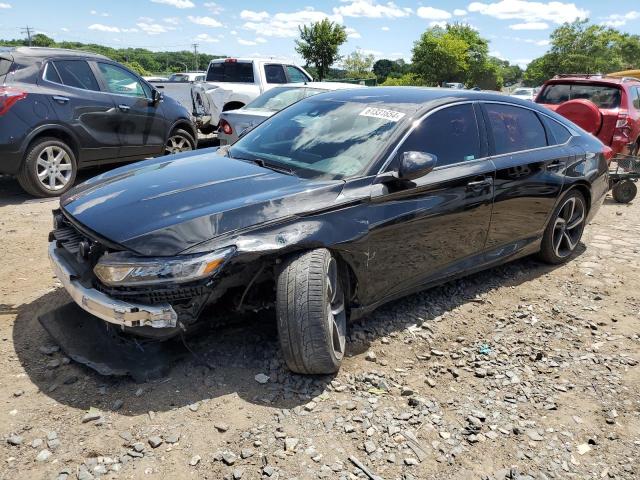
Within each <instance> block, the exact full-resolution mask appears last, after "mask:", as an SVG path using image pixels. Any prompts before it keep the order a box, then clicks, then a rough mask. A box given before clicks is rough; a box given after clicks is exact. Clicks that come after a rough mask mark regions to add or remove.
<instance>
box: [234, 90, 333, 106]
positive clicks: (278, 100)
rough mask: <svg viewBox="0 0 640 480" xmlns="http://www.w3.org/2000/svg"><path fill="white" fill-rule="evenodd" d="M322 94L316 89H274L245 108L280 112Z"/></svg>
mask: <svg viewBox="0 0 640 480" xmlns="http://www.w3.org/2000/svg"><path fill="white" fill-rule="evenodd" d="M321 92H323V90H320V89H318V88H300V87H276V88H272V89H271V90H267V91H266V92H265V93H263V94H262V95H260V96H259V97H258V98H256V99H255V100H254V101H253V102H251V103H249V104H248V105H247V106H246V108H266V109H268V110H276V111H280V110H282V109H283V108H286V107H288V106H289V105H292V104H294V103H296V102H297V101H298V100H302V99H303V98H305V97H310V96H311V95H316V94H318V93H321Z"/></svg>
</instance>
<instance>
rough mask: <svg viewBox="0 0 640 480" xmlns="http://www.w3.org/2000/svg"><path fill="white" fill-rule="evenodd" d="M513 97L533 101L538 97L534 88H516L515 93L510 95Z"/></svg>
mask: <svg viewBox="0 0 640 480" xmlns="http://www.w3.org/2000/svg"><path fill="white" fill-rule="evenodd" d="M510 96H511V97H515V98H519V99H521V100H531V101H533V99H534V98H535V97H536V94H535V89H534V88H526V87H520V88H516V89H515V90H514V91H513V92H511V93H510Z"/></svg>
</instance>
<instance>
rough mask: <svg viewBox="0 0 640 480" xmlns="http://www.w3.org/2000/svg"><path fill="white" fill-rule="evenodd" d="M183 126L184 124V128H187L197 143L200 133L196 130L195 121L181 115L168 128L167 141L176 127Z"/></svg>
mask: <svg viewBox="0 0 640 480" xmlns="http://www.w3.org/2000/svg"><path fill="white" fill-rule="evenodd" d="M182 126H184V128H183V130H187V131H188V132H189V133H190V134H191V136H192V137H193V139H194V140H195V141H196V143H197V141H198V134H197V132H196V128H195V127H194V125H193V122H192V121H191V120H189V119H188V118H185V117H180V118H178V119H176V120H174V121H173V123H172V124H171V127H170V128H169V129H168V130H167V134H166V136H165V142H166V141H167V140H169V136H170V135H171V132H173V130H174V129H176V128H179V127H182Z"/></svg>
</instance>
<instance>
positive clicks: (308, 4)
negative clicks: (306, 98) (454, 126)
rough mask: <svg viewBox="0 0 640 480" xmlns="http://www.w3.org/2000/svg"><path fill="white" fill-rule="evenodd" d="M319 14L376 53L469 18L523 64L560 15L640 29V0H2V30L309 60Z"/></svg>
mask: <svg viewBox="0 0 640 480" xmlns="http://www.w3.org/2000/svg"><path fill="white" fill-rule="evenodd" d="M322 18H329V19H331V20H332V21H335V22H338V23H340V24H342V25H344V26H345V27H346V29H347V32H348V40H347V43H346V44H344V45H343V46H342V47H341V50H340V53H341V54H343V55H346V54H348V53H350V52H352V51H354V50H357V49H359V50H361V51H363V52H364V53H371V54H373V55H374V56H375V57H376V58H391V59H397V58H404V59H405V60H407V61H409V60H410V59H411V49H412V47H413V43H414V42H415V41H416V40H417V39H418V38H419V37H420V35H421V33H422V32H424V31H425V30H426V29H427V28H429V27H431V26H434V25H437V24H442V23H446V22H456V21H457V22H462V23H467V24H469V25H471V26H472V27H474V28H475V29H477V30H478V31H479V32H480V34H481V35H482V36H483V37H485V38H487V39H488V40H489V41H490V51H491V54H492V55H495V56H497V57H499V58H503V59H506V60H509V61H510V62H512V63H517V64H520V65H521V66H525V65H526V64H527V63H528V62H530V61H531V60H532V59H534V58H536V57H538V56H540V55H542V54H543V53H544V52H545V51H546V50H547V48H548V45H549V35H550V33H551V32H552V31H553V29H554V28H556V27H557V26H558V25H560V24H562V23H563V22H565V21H573V20H575V19H577V18H581V19H582V18H589V19H590V20H591V21H592V22H593V23H598V24H605V25H610V26H613V27H616V28H618V29H620V30H622V31H626V32H629V33H634V34H640V2H638V0H613V1H602V0H581V1H575V2H565V1H562V0H559V1H542V0H541V1H527V0H482V1H468V0H466V1H465V0H431V1H418V2H416V1H407V0H395V1H384V0H271V1H269V0H233V1H232V2H229V1H224V0H217V1H216V2H213V1H205V0H111V1H105V0H100V1H98V0H82V1H80V0H56V1H51V0H0V38H20V37H23V36H24V35H23V33H22V30H23V29H24V28H25V27H26V26H29V27H31V28H33V29H34V31H35V32H41V33H45V34H46V35H49V36H50V37H53V38H54V39H56V40H58V41H61V40H69V41H79V42H87V43H89V42H92V43H100V44H104V45H108V46H112V47H143V48H148V49H150V50H184V49H192V48H193V47H192V46H191V44H193V43H197V44H198V50H199V51H201V52H206V53H211V54H219V55H229V56H238V57H240V56H245V57H246V56H260V57H273V58H282V59H288V60H294V61H296V62H298V63H304V62H302V60H301V59H300V57H299V56H298V55H297V54H296V53H295V50H294V40H295V39H296V38H297V36H298V26H299V25H302V24H307V23H310V22H314V21H319V20H321V19H322Z"/></svg>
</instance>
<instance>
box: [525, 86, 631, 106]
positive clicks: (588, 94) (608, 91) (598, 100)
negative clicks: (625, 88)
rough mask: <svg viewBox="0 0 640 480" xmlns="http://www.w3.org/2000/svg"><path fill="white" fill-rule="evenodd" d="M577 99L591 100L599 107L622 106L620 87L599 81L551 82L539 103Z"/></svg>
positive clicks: (551, 103)
mask: <svg viewBox="0 0 640 480" xmlns="http://www.w3.org/2000/svg"><path fill="white" fill-rule="evenodd" d="M577 99H585V100H590V101H592V102H593V103H595V104H596V105H597V106H598V108H618V107H619V106H620V89H619V88H618V87H614V86H610V85H599V84H597V83H593V84H590V83H551V84H549V85H547V86H546V87H545V88H544V90H543V91H542V93H541V94H540V99H539V100H538V103H544V104H547V105H558V104H560V103H564V102H567V101H569V100H577Z"/></svg>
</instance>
